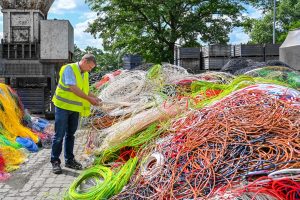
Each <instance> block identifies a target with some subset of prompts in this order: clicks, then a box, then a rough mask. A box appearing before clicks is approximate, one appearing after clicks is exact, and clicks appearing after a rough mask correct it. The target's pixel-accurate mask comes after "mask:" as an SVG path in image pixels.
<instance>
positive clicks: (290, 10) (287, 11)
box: [245, 0, 300, 43]
mask: <svg viewBox="0 0 300 200" xmlns="http://www.w3.org/2000/svg"><path fill="white" fill-rule="evenodd" d="M295 28H300V1H299V0H281V1H279V2H277V14H276V36H277V37H276V43H282V42H283V41H284V40H285V38H286V36H287V33H288V31H289V30H292V29H295ZM245 31H246V32H247V33H249V35H250V40H251V41H250V43H272V38H273V7H272V6H269V7H267V8H266V14H265V15H264V16H263V17H262V18H261V19H256V20H250V21H248V22H247V23H246V27H245Z"/></svg>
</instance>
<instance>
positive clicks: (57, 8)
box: [49, 0, 77, 14]
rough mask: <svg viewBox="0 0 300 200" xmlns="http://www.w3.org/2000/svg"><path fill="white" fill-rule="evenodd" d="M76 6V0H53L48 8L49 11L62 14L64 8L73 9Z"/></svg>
mask: <svg viewBox="0 0 300 200" xmlns="http://www.w3.org/2000/svg"><path fill="white" fill-rule="evenodd" d="M76 6H77V4H76V0H57V1H54V3H53V5H52V6H51V8H50V10H49V13H52V14H63V12H64V11H65V10H73V9H74V8H76Z"/></svg>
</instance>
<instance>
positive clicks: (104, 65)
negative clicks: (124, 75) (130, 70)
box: [73, 44, 122, 71]
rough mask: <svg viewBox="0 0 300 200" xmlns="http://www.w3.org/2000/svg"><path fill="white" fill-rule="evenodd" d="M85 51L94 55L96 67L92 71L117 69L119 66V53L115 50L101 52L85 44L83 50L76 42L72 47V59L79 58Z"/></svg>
mask: <svg viewBox="0 0 300 200" xmlns="http://www.w3.org/2000/svg"><path fill="white" fill-rule="evenodd" d="M86 53H91V54H93V55H95V58H96V62H97V67H96V68H95V69H94V71H112V70H115V69H119V68H120V67H121V66H120V64H121V56H122V54H121V53H117V52H103V51H102V50H101V49H98V48H96V47H90V46H87V47H86V48H85V49H84V50H81V49H80V48H79V47H78V46H77V45H76V44H75V48H74V57H73V61H74V62H76V61H79V60H81V58H82V56H83V55H84V54H86Z"/></svg>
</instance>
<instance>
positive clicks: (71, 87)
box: [69, 85, 99, 106]
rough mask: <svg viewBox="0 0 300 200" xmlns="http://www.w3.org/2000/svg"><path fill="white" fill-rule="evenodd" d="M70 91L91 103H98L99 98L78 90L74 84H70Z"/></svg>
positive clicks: (95, 104)
mask: <svg viewBox="0 0 300 200" xmlns="http://www.w3.org/2000/svg"><path fill="white" fill-rule="evenodd" d="M69 87H70V91H71V92H73V93H74V94H76V95H77V96H79V97H81V98H83V99H85V100H87V101H89V102H90V103H91V104H92V105H94V106H97V105H99V99H98V98H95V97H93V96H89V95H86V94H85V93H84V92H83V91H82V90H80V89H79V88H78V87H77V86H76V85H70V86H69Z"/></svg>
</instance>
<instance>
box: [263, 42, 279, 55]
mask: <svg viewBox="0 0 300 200" xmlns="http://www.w3.org/2000/svg"><path fill="white" fill-rule="evenodd" d="M279 47H280V44H266V45H265V56H279Z"/></svg>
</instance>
